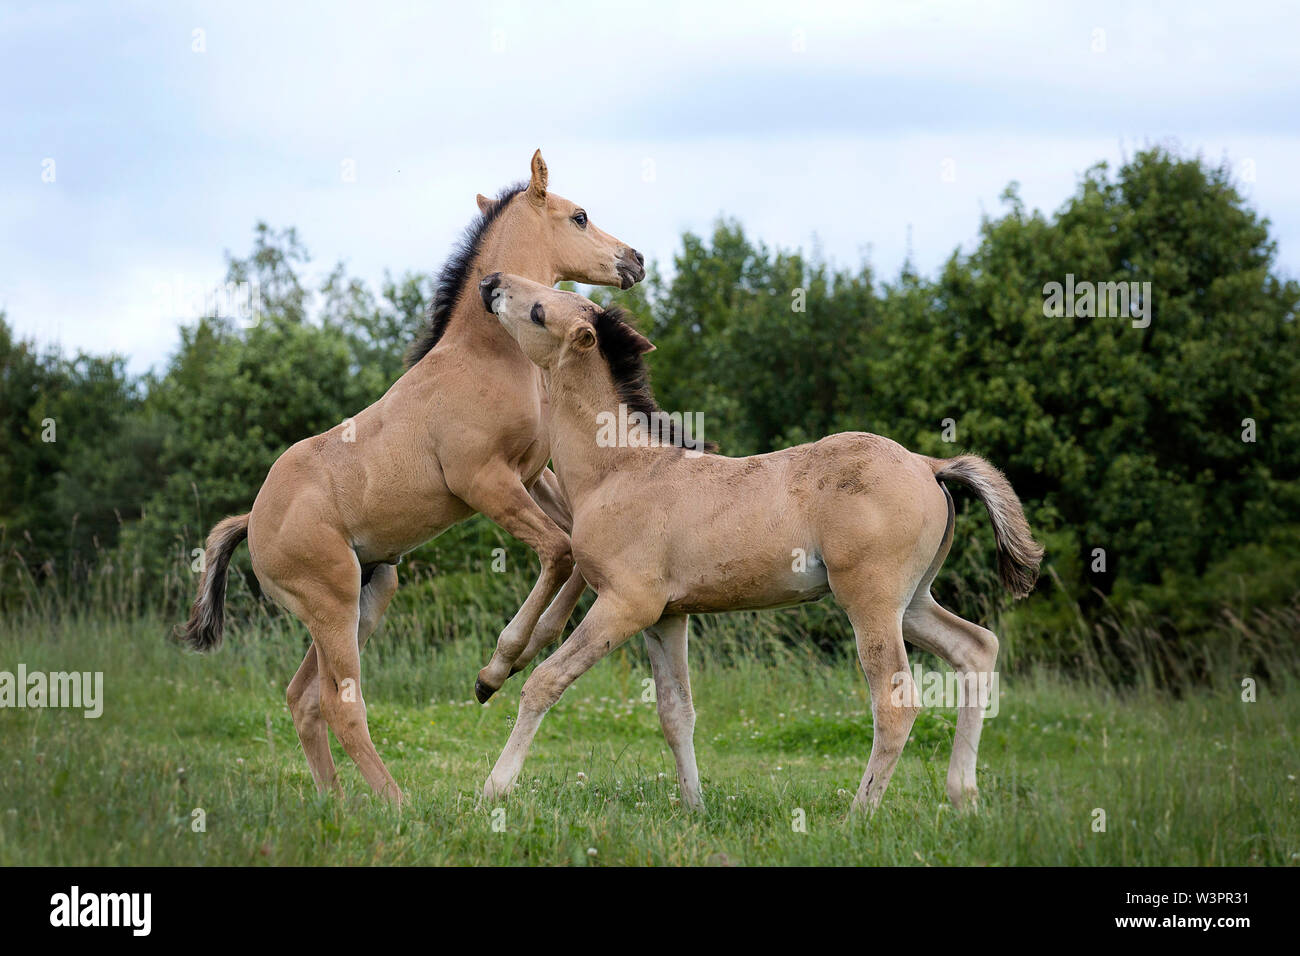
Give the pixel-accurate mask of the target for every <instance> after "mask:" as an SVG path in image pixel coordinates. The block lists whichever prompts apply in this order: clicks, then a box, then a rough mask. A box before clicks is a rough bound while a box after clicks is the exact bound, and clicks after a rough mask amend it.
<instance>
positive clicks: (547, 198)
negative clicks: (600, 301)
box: [478, 149, 645, 289]
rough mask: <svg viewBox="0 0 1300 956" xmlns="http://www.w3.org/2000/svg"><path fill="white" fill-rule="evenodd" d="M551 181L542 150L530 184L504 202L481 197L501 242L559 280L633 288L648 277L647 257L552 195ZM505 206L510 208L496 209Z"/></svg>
mask: <svg viewBox="0 0 1300 956" xmlns="http://www.w3.org/2000/svg"><path fill="white" fill-rule="evenodd" d="M547 180H548V176H547V171H546V161H545V160H543V159H542V151H541V150H540V149H539V150H538V151H537V152H535V153H533V161H532V169H531V170H530V176H529V180H528V185H527V186H525V187H524V188H523V189H520V190H518V191H517V192H516V191H513V190H512V191H511V194H509V195H508V198H505V199H504V200H501V199H496V200H494V199H488V198H487V197H485V196H482V195H480V196H479V197H478V208H479V211H480V212H482V213H483V214H484V216H488V215H490V214H492V213H493V212H494V211H495V218H496V219H497V220H498V221H500V222H501V223H502V226H503V228H501V229H498V230H497V231H496V235H497V236H499V237H501V239H500V241H502V242H504V243H508V244H511V245H514V246H515V248H516V249H525V250H528V252H529V254H530V255H535V256H538V257H540V258H543V259H545V262H540V261H539V262H538V266H539V269H538V274H541V273H542V272H551V273H553V274H554V275H555V276H556V278H557V280H561V281H563V280H569V281H572V282H583V283H586V284H587V285H612V286H618V287H619V288H621V289H630V288H632V286H633V285H635V284H636V283H637V282H640V281H641V280H642V279H644V278H645V257H644V256H642V255H641V253H639V252H637V251H636V250H635V249H633V248H632V247H631V246H629V245H628V244H627V243H625V242H623V241H621V240H619V239H615V238H614V237H613V236H611V235H610V234H609V233H607V232H605V231H603V230H602V229H600V228H598V227H597V226H596V225H595V223H593V222H591V220H590V219H589V218H588V216H587V211H586V210H585V209H583V208H581V207H580V206H578V205H576V204H574V203H572V202H570V201H569V200H567V199H565V198H564V197H563V196H557V195H556V194H555V193H553V192H551V191H550V189H549V188H548V185H547ZM501 202H504V203H505V204H506V205H505V207H504V208H502V209H499V210H497V209H496V206H497V204H498V203H501Z"/></svg>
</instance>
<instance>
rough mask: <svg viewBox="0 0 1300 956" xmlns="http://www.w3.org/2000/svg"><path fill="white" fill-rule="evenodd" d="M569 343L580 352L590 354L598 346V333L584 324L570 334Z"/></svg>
mask: <svg viewBox="0 0 1300 956" xmlns="http://www.w3.org/2000/svg"><path fill="white" fill-rule="evenodd" d="M569 342H570V343H572V345H573V347H574V348H575V349H577V350H578V351H579V352H589V351H591V349H592V348H593V347H595V345H596V332H595V330H594V329H592V327H591V326H590V325H587V324H585V323H584V324H583V325H579V326H578V327H577V328H575V329H574V330H573V331H572V332H571V333H569Z"/></svg>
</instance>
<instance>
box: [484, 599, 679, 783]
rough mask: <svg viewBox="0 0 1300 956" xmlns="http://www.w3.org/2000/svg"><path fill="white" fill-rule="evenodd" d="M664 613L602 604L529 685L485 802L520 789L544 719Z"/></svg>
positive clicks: (598, 603) (619, 603) (540, 667)
mask: <svg viewBox="0 0 1300 956" xmlns="http://www.w3.org/2000/svg"><path fill="white" fill-rule="evenodd" d="M661 609H662V608H660V609H659V610H661ZM659 610H654V611H649V612H647V611H646V610H644V609H643V608H640V607H637V606H635V605H631V604H628V603H625V602H622V601H620V600H619V599H617V598H615V597H613V596H609V597H606V596H601V597H598V598H597V599H596V603H595V604H593V605H592V607H591V610H590V611H589V612H588V613H587V616H586V617H585V618H583V619H582V623H581V624H579V625H578V627H577V629H576V630H575V631H574V632H573V634H572V635H570V637H569V639H568V640H567V641H565V642H564V643H563V644H561V645H560V649H559V650H558V651H556V652H555V653H554V654H552V655H551V656H550V657H548V658H547V659H546V660H545V661H543V662H542V663H541V664H539V665H538V667H537V670H535V671H533V673H532V674H531V675H530V676H529V678H528V680H526V681H525V682H524V688H523V691H522V692H521V693H520V695H519V717H518V719H517V720H516V721H515V726H514V729H513V730H511V731H510V739H509V740H508V741H506V746H505V749H504V750H502V751H501V756H500V757H499V758H497V762H496V766H494V767H493V768H492V774H491V776H489V777H488V779H487V783H485V784H484V785H483V797H484V799H486V800H495V799H498V798H500V797H504V796H505V795H506V794H507V793H509V792H510V790H511V789H512V788H513V787H514V785H515V778H516V777H518V776H519V771H520V769H522V767H523V765H524V758H526V757H527V756H528V748H529V746H530V745H531V744H532V742H533V737H534V736H535V735H536V733H537V728H538V727H539V726H541V723H542V717H544V716H545V715H546V712H547V711H548V710H550V708H551V705H552V704H554V703H555V702H556V701H557V700H559V698H560V695H561V694H563V693H564V691H565V690H566V689H567V688H568V687H569V685H570V684H572V683H573V682H574V681H575V680H577V679H578V678H579V677H581V676H582V675H583V674H585V673H586V672H587V671H588V670H589V669H590V668H591V666H592V665H593V664H595V663H596V662H597V661H598V660H600V659H601V658H602V657H604V656H605V655H606V654H608V653H609V652H610V651H612V650H614V648H616V647H618V646H620V645H621V644H623V642H624V641H626V640H627V639H628V638H629V637H631V636H632V635H633V634H635V633H636V632H637V631H639V630H641V629H642V628H643V627H646V626H648V625H649V624H651V623H653V622H654V621H655V620H656V619H657V618H658V617H659Z"/></svg>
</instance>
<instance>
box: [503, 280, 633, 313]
mask: <svg viewBox="0 0 1300 956" xmlns="http://www.w3.org/2000/svg"><path fill="white" fill-rule="evenodd" d="M500 285H501V273H499V272H494V273H492V274H491V275H490V276H486V277H484V279H483V281H482V282H480V283H479V284H478V294H479V295H480V296H482V297H483V308H485V309H487V310H488V311H489V312H492V311H493V309H492V303H493V302H494V301H495V299H496V294H497V288H498V287H499V286H500ZM624 288H626V286H624Z"/></svg>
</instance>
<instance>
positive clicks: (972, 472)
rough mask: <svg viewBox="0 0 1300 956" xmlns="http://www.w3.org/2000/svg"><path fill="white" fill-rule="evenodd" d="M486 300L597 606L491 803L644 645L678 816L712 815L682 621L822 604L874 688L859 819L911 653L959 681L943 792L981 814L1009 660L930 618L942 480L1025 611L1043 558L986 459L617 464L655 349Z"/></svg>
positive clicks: (903, 697)
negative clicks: (598, 679)
mask: <svg viewBox="0 0 1300 956" xmlns="http://www.w3.org/2000/svg"><path fill="white" fill-rule="evenodd" d="M481 290H482V295H483V302H484V305H485V306H486V307H487V308H488V309H489V310H490V311H493V312H495V313H496V316H497V319H498V320H499V322H500V324H501V325H503V326H504V327H505V328H507V329H509V331H510V333H511V334H512V335H513V336H514V337H515V339H516V340H517V341H518V342H519V346H520V348H521V349H522V350H523V351H524V353H525V354H526V355H527V356H528V357H529V358H530V359H532V360H533V361H534V362H536V363H537V364H538V366H539V367H541V368H542V369H543V371H544V372H545V374H546V377H547V379H548V387H549V392H550V396H551V418H550V429H551V451H552V455H553V462H554V466H555V471H556V475H557V476H558V477H559V481H560V487H561V489H562V491H563V493H564V497H565V500H567V501H568V502H569V506H570V508H571V509H572V514H573V527H572V531H571V535H572V541H573V554H574V557H575V559H576V560H577V564H578V570H579V571H580V572H581V573H582V576H583V577H584V578H586V580H587V582H588V583H589V584H590V585H591V586H592V587H593V588H594V589H595V591H596V593H597V595H598V596H597V598H596V603H595V604H594V605H593V606H592V608H591V610H590V612H588V614H587V616H586V618H585V619H584V620H583V621H582V623H581V624H580V625H578V628H577V629H576V630H575V631H574V632H573V634H572V635H571V636H570V637H569V639H568V640H567V641H565V642H564V644H562V645H561V646H560V648H559V650H557V651H556V652H555V653H554V654H552V655H551V657H549V658H548V659H547V660H546V661H544V662H543V663H542V664H541V665H540V666H538V668H537V669H536V670H535V671H533V673H532V675H531V676H530V677H529V678H528V680H527V682H526V683H525V684H524V687H523V691H522V693H521V695H520V701H519V718H518V720H517V721H516V722H515V725H514V728H513V730H512V731H511V734H510V740H509V742H508V743H507V744H506V747H505V749H504V750H503V751H502V753H501V757H500V759H499V760H497V763H496V766H495V767H494V768H493V769H492V775H491V776H490V777H489V778H488V780H487V783H486V784H485V786H484V796H485V797H487V798H488V799H492V798H494V797H498V796H501V795H503V794H505V793H506V792H508V791H509V790H510V789H511V787H513V785H514V782H515V779H516V777H517V776H518V774H519V770H520V768H521V767H522V766H523V761H524V758H525V757H526V755H527V753H528V747H529V745H530V743H531V742H532V739H533V736H534V734H536V732H537V728H538V726H539V725H540V723H541V720H542V717H543V715H544V714H545V713H546V711H547V710H548V709H549V708H550V707H551V705H553V704H554V703H555V702H556V700H558V699H559V697H560V695H561V694H562V693H563V692H564V690H565V689H566V688H567V687H568V686H569V685H570V684H572V683H573V682H574V681H575V680H576V679H577V678H578V677H579V676H580V675H582V674H583V673H584V672H585V671H586V670H587V669H588V668H590V667H591V666H592V665H593V664H595V663H596V662H597V661H598V660H600V659H601V658H602V657H604V656H605V655H606V654H608V653H609V652H610V651H611V650H613V649H614V648H616V647H618V646H619V645H620V644H622V643H623V642H624V641H626V640H627V639H628V638H629V637H631V636H632V635H634V634H636V633H637V632H638V631H640V630H643V629H644V630H645V634H646V646H647V649H648V650H649V655H650V663H651V667H652V669H653V671H654V680H655V685H656V689H657V695H656V696H657V700H658V703H659V715H660V719H661V722H662V724H663V729H664V736H665V737H666V738H667V741H668V744H669V747H670V748H671V749H672V751H673V756H674V758H675V759H676V762H677V776H678V782H679V784H680V786H681V793H682V800H683V801H684V802H685V803H686V804H687V805H689V806H692V807H699V806H701V805H702V797H701V794H700V785H699V773H698V771H697V769H696V765H695V749H694V743H693V740H692V735H693V732H694V726H695V711H694V709H693V707H692V704H691V689H690V676H689V674H688V673H687V660H686V643H687V622H688V615H690V614H695V613H711V612H719V611H733V610H741V609H751V608H770V607H782V606H785V605H790V604H799V603H803V602H805V601H814V600H817V599H818V598H820V597H822V596H823V595H825V594H826V593H827V592H828V591H829V592H830V593H832V594H833V595H834V596H835V599H836V601H837V602H838V603H839V604H840V605H841V606H842V607H843V608H844V609H845V611H846V612H848V616H849V620H850V621H851V622H852V624H853V631H854V634H855V635H856V637H857V645H858V660H859V661H860V662H861V664H862V669H863V670H864V671H865V672H866V675H867V681H868V683H869V684H870V688H871V710H872V715H873V717H874V732H873V738H872V742H871V758H870V760H869V761H868V762H867V769H866V772H865V773H864V774H863V776H862V784H861V786H860V787H859V789H858V792H857V797H856V798H855V800H854V807H855V809H863V808H867V807H872V808H874V807H875V806H877V805H878V804H879V802H880V799H881V797H882V796H883V795H884V792H885V788H886V787H887V786H888V784H889V778H890V776H891V775H892V773H893V771H894V766H895V764H896V763H897V761H898V757H899V754H900V753H901V752H902V749H903V745H904V744H905V743H906V741H907V736H908V733H909V732H910V730H911V726H912V721H913V720H914V718H915V716H916V712H917V710H918V704H919V697H918V696H917V694H916V689H915V685H914V682H913V680H912V677H911V675H910V674H909V673H908V670H907V653H906V650H905V648H904V646H903V641H904V640H905V639H906V640H909V641H911V642H912V643H914V644H917V645H919V646H920V647H923V648H926V649H927V650H930V651H933V652H934V653H936V654H938V655H939V656H940V657H943V658H944V659H946V660H947V661H949V662H950V663H951V664H952V666H953V668H954V669H955V670H956V671H957V673H958V675H959V676H961V677H962V678H963V680H962V686H963V688H964V689H967V693H966V695H965V696H964V698H963V699H962V701H961V706H960V707H959V711H958V718H957V734H956V739H955V740H954V742H953V753H952V760H951V762H950V764H949V767H948V784H947V789H948V795H949V797H950V799H951V800H952V801H953V802H954V803H955V804H958V805H961V804H963V803H966V802H973V801H974V798H975V794H976V783H975V761H976V753H977V749H978V747H979V736H980V727H981V722H982V720H983V704H984V703H985V702H986V701H985V700H981V699H980V697H981V696H982V693H979V692H982V691H984V690H986V689H987V686H988V685H987V683H984V682H986V681H988V680H989V677H990V675H991V673H992V670H993V667H994V664H995V662H996V659H997V651H998V641H997V638H996V637H994V635H993V634H992V633H991V632H990V631H987V630H985V629H984V628H982V627H979V626H978V625H975V624H972V623H971V622H969V621H964V620H962V619H961V618H959V617H957V616H956V615H954V614H951V613H950V612H948V611H946V610H944V609H943V608H941V607H940V606H939V605H938V604H937V603H935V601H934V599H933V598H932V597H931V595H930V582H931V581H932V580H933V579H934V576H935V575H936V574H937V573H938V571H939V567H940V566H941V565H942V564H943V560H944V558H945V557H947V554H948V549H949V547H951V545H952V535H953V504H952V498H951V496H949V494H948V491H947V489H946V488H945V487H944V486H943V485H942V484H940V481H944V480H948V481H956V482H959V483H961V484H964V485H966V486H968V487H969V488H970V489H971V490H972V491H974V492H975V494H976V495H977V496H979V498H980V500H981V501H983V502H984V505H985V507H987V508H988V511H989V516H990V517H991V519H992V523H993V530H994V534H995V536H996V538H997V548H998V565H999V571H1000V573H1001V578H1002V581H1003V583H1004V584H1005V585H1006V586H1007V587H1008V588H1009V589H1010V590H1012V591H1013V592H1014V593H1015V594H1016V595H1017V596H1024V595H1025V594H1027V593H1029V591H1030V589H1032V587H1033V585H1034V581H1035V579H1036V577H1037V574H1038V565H1039V561H1040V560H1041V558H1042V549H1041V548H1040V547H1039V546H1038V544H1037V543H1036V542H1035V541H1034V539H1033V538H1032V537H1031V536H1030V532H1029V526H1028V524H1027V523H1026V521H1025V516H1024V512H1023V511H1022V509H1021V507H1020V501H1019V500H1018V499H1017V498H1016V495H1015V492H1014V491H1012V489H1011V485H1010V484H1009V483H1008V482H1007V480H1006V479H1005V478H1004V477H1003V476H1002V475H1001V474H1000V473H999V472H998V471H997V469H996V468H994V467H993V466H992V465H990V464H989V463H988V462H986V461H984V459H982V458H978V457H976V456H974V455H961V456H958V457H956V458H949V459H946V460H945V459H938V458H928V457H926V456H924V455H916V454H913V453H911V452H909V451H908V450H907V449H905V448H903V447H902V446H900V445H898V444H896V443H894V442H892V441H890V440H889V439H887V438H882V437H880V436H878V435H869V434H865V433H862V432H846V433H842V434H838V435H831V436H830V437H828V438H823V439H822V440H821V441H817V442H813V443H812V444H808V445H800V446H798V447H795V448H787V449H785V450H784V451H777V452H772V453H771V454H767V455H755V456H752V457H749V458H724V457H722V456H720V455H712V454H701V453H699V452H697V451H692V450H688V449H686V448H683V447H682V443H683V441H684V440H685V439H684V436H682V435H681V434H680V432H679V431H677V430H676V429H675V428H673V429H672V434H670V436H669V443H668V444H666V445H665V444H659V443H657V442H656V443H654V444H651V445H650V446H649V447H645V444H646V443H645V441H644V440H643V439H644V438H648V437H651V436H653V435H654V434H655V433H654V432H651V433H650V435H647V436H638V440H637V441H636V442H635V443H634V442H633V441H631V440H629V441H628V442H627V444H630V445H631V444H634V445H635V446H636V447H617V441H611V440H610V438H611V435H610V433H609V432H610V430H608V429H602V428H601V427H598V422H599V420H600V418H603V417H604V416H605V415H612V414H614V413H615V409H618V407H619V405H620V404H622V405H626V406H627V407H628V409H629V410H630V411H632V412H639V413H640V414H642V415H645V416H646V418H647V419H649V420H650V421H654V416H655V414H656V413H657V412H658V411H659V410H658V407H657V406H656V405H655V403H654V399H653V397H652V395H651V393H650V389H649V385H648V383H647V380H646V369H645V363H644V361H643V360H642V358H641V356H642V353H644V352H648V351H649V350H650V349H652V348H654V346H652V345H651V344H650V342H649V341H647V340H646V339H645V338H644V337H643V336H641V334H640V333H638V332H637V331H636V330H635V329H633V328H632V327H631V326H630V325H628V324H627V323H626V322H625V321H624V320H623V317H622V315H621V313H620V312H619V311H618V310H617V309H610V310H602V309H600V308H599V307H598V306H596V305H595V304H594V303H592V302H591V301H590V300H588V299H585V298H583V297H582V296H579V295H575V294H573V293H571V292H560V291H557V290H554V289H551V288H550V287H548V286H543V285H539V284H538V283H535V282H530V281H529V280H528V279H525V278H521V277H519V276H509V275H507V276H501V275H493V276H488V277H487V278H486V279H484V280H483V283H482V286H481ZM660 414H662V413H660ZM618 417H619V418H620V419H621V418H622V417H623V415H622V414H621V413H620V414H619V415H618ZM608 420H609V419H606V421H608ZM661 421H662V420H661ZM661 427H662V426H661ZM629 435H631V431H629ZM936 479H938V480H936ZM800 558H802V560H800ZM792 559H793V560H792ZM981 676H982V677H983V681H981V680H980V679H979V678H980V677H981ZM971 691H978V692H977V693H972V692H971Z"/></svg>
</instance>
